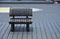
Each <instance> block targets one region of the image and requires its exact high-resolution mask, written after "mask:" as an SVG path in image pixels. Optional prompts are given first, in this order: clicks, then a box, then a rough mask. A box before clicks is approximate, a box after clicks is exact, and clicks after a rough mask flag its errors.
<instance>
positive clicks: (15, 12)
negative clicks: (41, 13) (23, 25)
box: [9, 8, 32, 16]
mask: <svg viewBox="0 0 60 39" xmlns="http://www.w3.org/2000/svg"><path fill="white" fill-rule="evenodd" d="M9 16H32V9H30V8H10V14H9Z"/></svg>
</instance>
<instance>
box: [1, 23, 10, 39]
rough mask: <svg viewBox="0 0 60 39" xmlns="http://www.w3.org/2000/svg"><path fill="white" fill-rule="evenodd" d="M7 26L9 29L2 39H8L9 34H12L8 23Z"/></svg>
mask: <svg viewBox="0 0 60 39" xmlns="http://www.w3.org/2000/svg"><path fill="white" fill-rule="evenodd" d="M6 24H7V25H8V28H7V29H6V32H5V35H4V36H3V38H2V39H8V35H9V33H10V26H9V24H8V23H6Z"/></svg>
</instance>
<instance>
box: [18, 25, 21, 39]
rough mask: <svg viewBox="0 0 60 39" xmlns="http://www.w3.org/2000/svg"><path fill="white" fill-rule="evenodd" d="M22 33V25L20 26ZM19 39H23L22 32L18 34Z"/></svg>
mask: <svg viewBox="0 0 60 39" xmlns="http://www.w3.org/2000/svg"><path fill="white" fill-rule="evenodd" d="M19 28H20V31H21V24H20V27H19ZM17 39H22V32H18V38H17Z"/></svg>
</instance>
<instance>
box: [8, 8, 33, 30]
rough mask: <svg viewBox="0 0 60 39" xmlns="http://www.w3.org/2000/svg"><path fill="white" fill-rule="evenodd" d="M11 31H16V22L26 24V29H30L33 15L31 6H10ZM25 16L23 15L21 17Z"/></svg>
mask: <svg viewBox="0 0 60 39" xmlns="http://www.w3.org/2000/svg"><path fill="white" fill-rule="evenodd" d="M9 16H10V21H9V24H11V31H14V30H15V29H14V24H26V30H27V31H29V24H32V21H31V17H30V16H32V9H29V8H10V13H9ZM21 16H23V17H24V18H23V17H21Z"/></svg>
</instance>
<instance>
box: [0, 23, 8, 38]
mask: <svg viewBox="0 0 60 39" xmlns="http://www.w3.org/2000/svg"><path fill="white" fill-rule="evenodd" d="M5 24H6V23H5ZM7 28H8V25H7V24H6V25H4V28H3V29H2V30H1V33H0V36H1V38H0V39H2V38H3V36H4V34H5V32H6V29H7Z"/></svg>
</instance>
